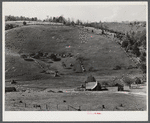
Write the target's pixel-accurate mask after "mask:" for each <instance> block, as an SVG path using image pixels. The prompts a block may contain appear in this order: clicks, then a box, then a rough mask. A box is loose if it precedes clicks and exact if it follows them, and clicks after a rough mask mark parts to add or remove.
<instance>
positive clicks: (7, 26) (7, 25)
mask: <svg viewBox="0 0 150 123" xmlns="http://www.w3.org/2000/svg"><path fill="white" fill-rule="evenodd" d="M12 28H14V26H13V24H6V25H5V30H8V29H12Z"/></svg>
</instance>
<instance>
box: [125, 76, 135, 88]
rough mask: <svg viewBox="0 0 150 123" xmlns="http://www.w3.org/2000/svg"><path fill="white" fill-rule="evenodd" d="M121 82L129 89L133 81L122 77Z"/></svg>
mask: <svg viewBox="0 0 150 123" xmlns="http://www.w3.org/2000/svg"><path fill="white" fill-rule="evenodd" d="M123 81H124V83H125V84H127V85H128V86H129V87H131V84H132V83H133V80H132V79H131V78H129V77H124V78H123Z"/></svg>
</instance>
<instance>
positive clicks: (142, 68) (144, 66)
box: [140, 64, 146, 73]
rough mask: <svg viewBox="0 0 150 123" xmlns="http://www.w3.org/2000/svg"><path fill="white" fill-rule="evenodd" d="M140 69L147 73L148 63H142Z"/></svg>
mask: <svg viewBox="0 0 150 123" xmlns="http://www.w3.org/2000/svg"><path fill="white" fill-rule="evenodd" d="M140 69H141V70H142V72H143V73H146V64H141V65H140Z"/></svg>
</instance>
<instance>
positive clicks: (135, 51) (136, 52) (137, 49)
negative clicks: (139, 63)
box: [132, 43, 141, 57]
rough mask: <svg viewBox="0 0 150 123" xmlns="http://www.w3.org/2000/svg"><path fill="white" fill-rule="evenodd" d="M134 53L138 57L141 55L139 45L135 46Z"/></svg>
mask: <svg viewBox="0 0 150 123" xmlns="http://www.w3.org/2000/svg"><path fill="white" fill-rule="evenodd" d="M132 53H133V54H135V55H136V56H137V57H139V56H140V54H141V53H140V51H139V48H138V44H137V43H135V44H134V45H133V48H132Z"/></svg>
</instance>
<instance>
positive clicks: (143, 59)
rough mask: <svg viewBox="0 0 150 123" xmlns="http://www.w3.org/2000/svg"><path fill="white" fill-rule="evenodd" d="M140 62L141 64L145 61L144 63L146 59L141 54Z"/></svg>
mask: <svg viewBox="0 0 150 123" xmlns="http://www.w3.org/2000/svg"><path fill="white" fill-rule="evenodd" d="M140 60H141V61H142V62H145V61H146V58H145V56H143V54H141V56H140Z"/></svg>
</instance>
